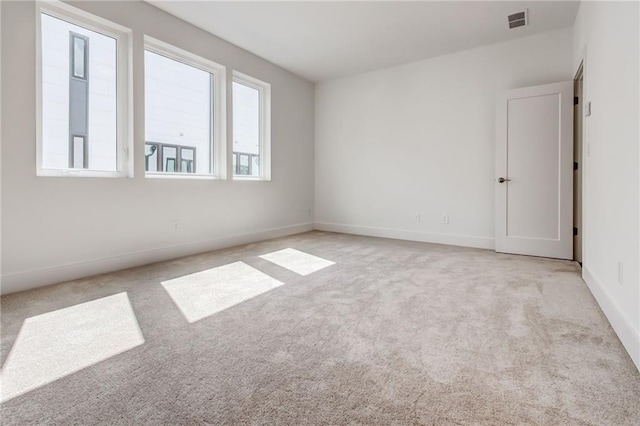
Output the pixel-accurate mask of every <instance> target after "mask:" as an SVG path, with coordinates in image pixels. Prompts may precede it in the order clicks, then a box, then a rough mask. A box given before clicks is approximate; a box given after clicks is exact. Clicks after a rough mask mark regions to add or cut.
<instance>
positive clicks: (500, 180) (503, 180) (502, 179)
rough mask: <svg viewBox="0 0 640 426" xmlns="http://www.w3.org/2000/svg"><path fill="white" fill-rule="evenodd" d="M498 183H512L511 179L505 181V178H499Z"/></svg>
mask: <svg viewBox="0 0 640 426" xmlns="http://www.w3.org/2000/svg"><path fill="white" fill-rule="evenodd" d="M498 182H500V183H505V182H511V179H505V178H503V177H499V178H498Z"/></svg>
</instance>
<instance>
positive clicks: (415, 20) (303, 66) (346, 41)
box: [146, 0, 578, 81]
mask: <svg viewBox="0 0 640 426" xmlns="http://www.w3.org/2000/svg"><path fill="white" fill-rule="evenodd" d="M146 1H147V2H149V3H151V4H153V5H154V6H156V7H158V8H160V9H163V10H165V11H167V12H169V13H171V14H172V15H175V16H177V17H179V18H181V19H183V20H185V21H187V22H190V23H192V24H193V25H196V26H198V27H200V28H202V29H204V30H206V31H208V32H210V33H212V34H215V35H216V36H218V37H220V38H223V39H225V40H227V41H229V42H231V43H233V44H235V45H237V46H240V47H242V48H244V49H246V50H248V51H250V52H253V53H255V54H256V55H258V56H261V57H262V58H265V59H267V60H269V61H271V62H273V63H275V64H277V65H280V66H281V67H283V68H286V69H288V70H290V71H292V72H294V73H296V74H298V75H300V76H303V77H305V78H307V79H309V80H312V81H321V80H326V79H330V78H335V77H341V76H345V75H350V74H356V73H360V72H365V71H371V70H375V69H380V68H385V67H389V66H394V65H400V64H404V63H408V62H411V61H416V60H420V59H425V58H430V57H434V56H439V55H443V54H447V53H452V52H457V51H461V50H465V49H470V48H473V47H477V46H482V45H487V44H491V43H496V42H500V41H505V40H510V39H513V38H518V37H523V36H527V35H532V34H537V33H542V32H546V31H552V30H555V29H560V28H564V27H569V26H571V25H572V24H573V21H574V19H575V16H576V12H577V10H578V1H486V2H485V1H465V2H462V1H439V2H432V1H425V2H404V1H385V2H380V1H355V2H329V1H320V2H309V1H301V2H287V1H285V2H281V1H280V2H273V1H258V2H243V1H166V0H146ZM525 8H526V9H528V10H529V24H530V25H529V26H527V27H520V28H516V29H513V30H509V29H508V25H507V15H509V14H511V13H514V12H518V11H521V10H523V9H525Z"/></svg>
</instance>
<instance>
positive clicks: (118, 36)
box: [36, 0, 133, 178]
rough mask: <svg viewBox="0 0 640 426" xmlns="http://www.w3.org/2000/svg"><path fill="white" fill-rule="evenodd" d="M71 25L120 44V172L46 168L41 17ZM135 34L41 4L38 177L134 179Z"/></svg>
mask: <svg viewBox="0 0 640 426" xmlns="http://www.w3.org/2000/svg"><path fill="white" fill-rule="evenodd" d="M42 13H46V14H47V15H50V16H53V17H55V18H58V19H61V20H63V21H67V22H69V23H72V24H75V25H78V26H81V27H83V28H86V29H89V30H91V31H95V32H98V33H101V34H104V35H107V36H109V37H112V38H114V39H115V40H116V46H117V69H116V81H117V84H116V108H117V115H116V122H117V128H116V150H117V157H116V171H101V170H85V169H71V168H68V169H45V168H43V167H42V156H43V149H42V141H43V134H42V102H43V99H42V19H41V14H42ZM131 35H132V31H131V30H130V29H129V28H126V27H123V26H121V25H118V24H115V23H113V22H111V21H108V20H106V19H104V18H101V17H99V16H95V15H92V14H90V13H88V12H85V11H83V10H81V9H77V8H75V7H73V6H69V5H68V4H66V3H62V2H60V1H57V0H49V1H41V2H38V3H37V7H36V139H37V143H36V175H37V176H58V177H61V176H62V177H65V176H66V177H109V178H111V177H133V158H132V157H133V156H131V155H129V153H131V152H133V126H132V124H133V91H132V90H131V87H132V81H133V69H132V50H133V49H132V37H131Z"/></svg>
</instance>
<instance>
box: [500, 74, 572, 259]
mask: <svg viewBox="0 0 640 426" xmlns="http://www.w3.org/2000/svg"><path fill="white" fill-rule="evenodd" d="M496 112H497V115H496V118H497V120H496V121H497V126H496V179H495V188H496V192H495V204H496V212H495V216H496V217H495V237H496V238H495V243H496V251H498V252H502V253H515V254H526V255H532V256H544V257H555V258H559V259H572V258H573V82H572V81H567V82H562V83H554V84H546V85H543V86H535V87H525V88H521V89H516V90H511V91H509V92H507V93H505V94H504V95H503V96H502V97H501V98H500V99H499V101H498V107H497V111H496Z"/></svg>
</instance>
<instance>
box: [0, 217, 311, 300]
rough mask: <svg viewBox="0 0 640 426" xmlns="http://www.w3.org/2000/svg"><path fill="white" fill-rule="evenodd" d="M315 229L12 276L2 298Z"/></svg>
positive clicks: (0, 290)
mask: <svg viewBox="0 0 640 426" xmlns="http://www.w3.org/2000/svg"><path fill="white" fill-rule="evenodd" d="M313 229H314V227H313V223H311V222H309V223H301V224H297V225H291V226H285V227H281V228H273V229H265V230H262V231H257V232H251V233H247V234H238V235H230V236H226V237H222V238H214V239H211V240H204V241H196V242H192V243H186V244H180V245H176V246H170V247H161V248H156V249H151V250H144V251H137V252H132V253H126V254H122V255H118V256H113V257H106V258H101V259H93V260H87V261H82V262H76V263H70V264H65V265H56V266H49V267H46V268H40V269H33V270H29V271H21V272H15V273H9V274H6V275H3V276H2V284H1V285H0V294H9V293H15V292H18V291H24V290H30V289H33V288H37V287H43V286H45V285H49V284H55V283H59V282H65V281H71V280H75V279H78V278H83V277H88V276H91V275H97V274H103V273H106V272H113V271H118V270H121V269H127V268H133V267H136V266H142V265H148V264H150V263H155V262H162V261H165V260H170V259H176V258H179V257H184V256H190V255H192V254H198V253H204V252H207V251H212V250H219V249H223V248H227V247H233V246H237V245H241V244H248V243H254V242H257V241H264V240H268V239H271V238H278V237H284V236H287V235H293V234H299V233H301V232H307V231H312V230H313Z"/></svg>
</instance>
